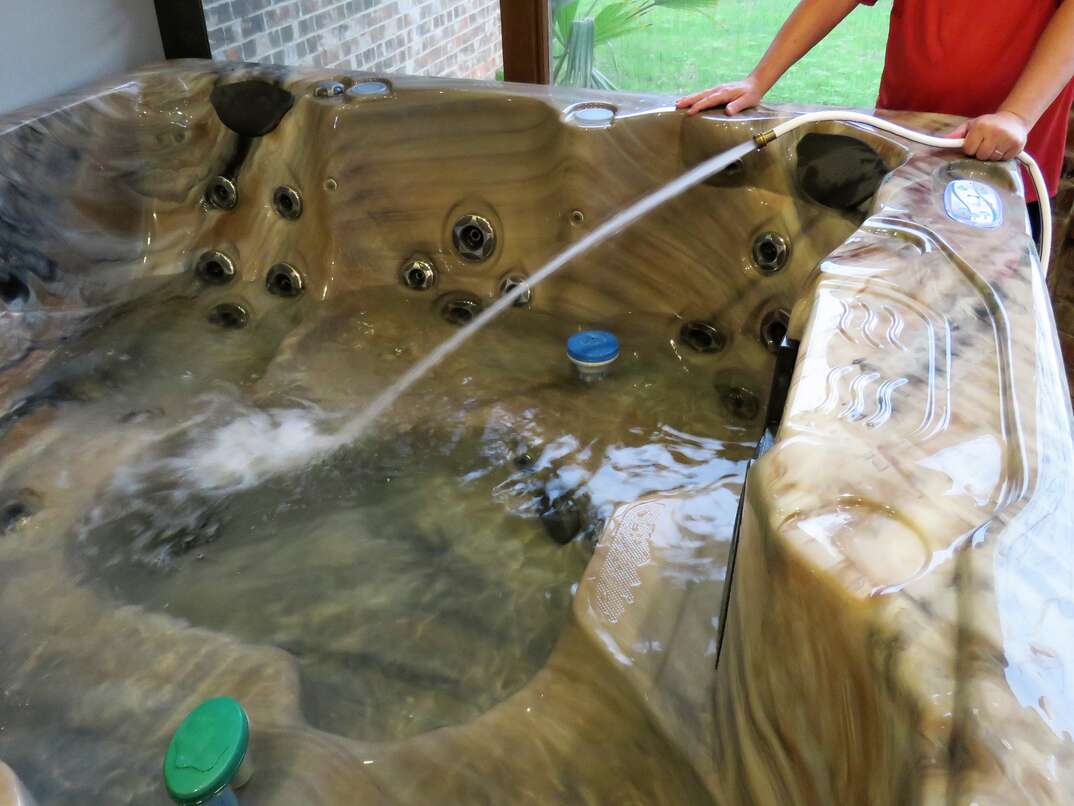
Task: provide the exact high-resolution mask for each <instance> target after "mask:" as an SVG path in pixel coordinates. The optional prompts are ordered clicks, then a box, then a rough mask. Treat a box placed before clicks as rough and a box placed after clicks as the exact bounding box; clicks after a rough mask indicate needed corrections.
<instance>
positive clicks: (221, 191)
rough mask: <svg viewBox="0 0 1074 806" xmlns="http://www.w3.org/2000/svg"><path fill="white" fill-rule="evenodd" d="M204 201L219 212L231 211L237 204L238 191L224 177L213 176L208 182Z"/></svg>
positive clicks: (231, 182)
mask: <svg viewBox="0 0 1074 806" xmlns="http://www.w3.org/2000/svg"><path fill="white" fill-rule="evenodd" d="M205 199H206V201H208V202H209V204H211V205H212V206H213V207H216V208H217V209H219V210H232V209H234V208H235V205H236V204H238V203H239V189H238V188H237V187H235V183H234V182H233V181H231V180H230V179H228V178H227V177H226V176H214V177H213V178H212V179H211V180H209V187H208V188H207V189H206V191H205Z"/></svg>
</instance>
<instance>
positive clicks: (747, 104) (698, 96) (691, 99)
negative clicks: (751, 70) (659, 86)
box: [675, 77, 764, 115]
mask: <svg viewBox="0 0 1074 806" xmlns="http://www.w3.org/2000/svg"><path fill="white" fill-rule="evenodd" d="M763 97H764V90H762V89H761V87H760V85H759V84H758V82H757V80H756V79H755V78H752V77H751V78H747V79H746V80H745V81H732V82H731V83H730V84H720V85H719V86H718V87H712V88H710V89H707V90H702V91H701V92H695V93H694V94H693V95H687V96H686V97H685V98H680V99H679V100H678V101H677V102H676V104H675V108H676V109H686V108H689V112H688V113H687V114H690V115H696V114H697V113H698V112H701V111H704V110H705V109H712V107H714V106H720V104H727V107H726V108H725V109H724V111H725V112H726V113H727V114H728V115H737V114H738V113H739V112H741V111H743V110H744V109H749V108H751V107H754V106H757V104H759V103H760V102H761V98H763Z"/></svg>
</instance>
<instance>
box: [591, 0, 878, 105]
mask: <svg viewBox="0 0 1074 806" xmlns="http://www.w3.org/2000/svg"><path fill="white" fill-rule="evenodd" d="M583 2H584V0H583ZM606 2H609V0H597V5H596V9H595V10H594V12H593V13H594V14H595V13H596V11H597V10H599V9H600V8H601V7H602V6H603V5H604V4H605V3H606ZM795 4H796V0H722V2H721V3H720V4H719V5H718V6H717V8H716V9H715V10H714V11H708V12H704V13H699V12H685V11H669V10H667V9H661V8H658V9H655V10H654V11H652V12H651V13H650V14H649V15H648V16H647V17H646V20H647V22H648V23H649V25H648V27H646V28H645V29H643V30H640V31H637V32H634V33H631V34H628V35H626V36H623V37H621V38H619V39H614V40H612V41H610V42H607V43H604V44H602V45H600V46H598V48H597V51H596V64H597V66H598V67H599V68H600V69H601V70H603V71H604V72H605V74H607V76H608V77H609V78H610V79H611V80H612V81H613V82H614V83H615V85H616V87H617V88H618V89H621V90H632V91H637V92H668V93H674V94H683V93H686V92H692V91H694V90H698V89H703V88H704V87H708V86H711V85H713V84H718V83H721V82H723V81H733V80H736V79H739V78H742V77H744V76H745V75H746V74H747V73H748V72H749V71H750V70H751V69H752V68H753V66H754V65H755V64H756V62H757V60H758V59H759V58H760V57H761V55H762V54H763V53H764V51H765V49H766V48H767V47H768V45H769V43H770V42H771V41H772V38H773V37H774V36H775V35H776V31H778V30H779V27H780V25H782V24H783V21H784V20H786V18H787V16H788V15H789V14H790V12H791V9H793V8H794V6H795ZM890 9H891V3H890V1H889V0H881V2H880V3H878V4H877V5H876V6H875V7H872V8H870V7H868V6H862V7H859V8H858V9H857V10H855V11H854V12H853V13H852V14H851V15H850V17H848V18H847V19H846V20H844V22H843V24H842V25H840V26H839V27H838V28H837V29H836V30H835V31H833V32H832V33H831V34H830V35H829V36H828V38H827V39H826V40H825V41H824V42H822V43H821V44H820V45H818V46H817V47H816V48H815V49H814V50H813V52H812V53H810V54H809V55H808V56H807V57H806V58H805V59H803V60H802V61H801V62H799V63H798V64H797V65H795V66H794V67H793V68H792V69H791V70H790V71H789V72H788V73H787V75H785V76H784V77H783V79H782V80H781V81H780V82H779V83H778V84H777V85H776V86H775V87H773V88H772V91H771V92H770V93H769V94H768V96H767V98H766V100H767V101H770V102H796V103H808V104H830V105H835V106H859V107H872V106H873V104H874V102H875V100H876V91H877V87H878V86H879V84H880V72H881V68H882V67H883V62H884V48H885V43H886V41H887V27H888V15H889V13H890Z"/></svg>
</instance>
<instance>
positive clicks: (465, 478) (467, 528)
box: [0, 288, 761, 802]
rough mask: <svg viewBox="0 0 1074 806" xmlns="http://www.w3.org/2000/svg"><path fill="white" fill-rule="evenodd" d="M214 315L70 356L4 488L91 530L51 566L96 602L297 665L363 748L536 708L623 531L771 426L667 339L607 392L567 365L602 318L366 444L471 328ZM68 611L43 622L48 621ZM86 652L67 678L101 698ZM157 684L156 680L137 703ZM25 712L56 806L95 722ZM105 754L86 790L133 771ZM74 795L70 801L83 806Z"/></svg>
mask: <svg viewBox="0 0 1074 806" xmlns="http://www.w3.org/2000/svg"><path fill="white" fill-rule="evenodd" d="M173 292H174V289H173ZM203 307H204V306H202V305H199V304H197V303H192V302H191V301H190V300H188V299H183V298H182V293H180V294H178V296H175V295H165V296H162V298H161V299H158V300H156V301H155V302H145V303H144V304H142V305H140V306H139V307H137V308H131V309H128V310H124V311H120V312H118V313H115V314H114V315H112V316H111V318H109V319H107V320H106V321H102V323H101V324H100V325H99V326H98V327H96V328H94V329H93V330H91V331H89V332H88V333H87V334H85V335H84V336H83V337H81V338H80V339H78V340H76V341H74V342H73V343H71V344H68V345H66V346H65V347H64V349H63V350H62V352H61V353H60V354H58V355H57V356H56V357H55V358H54V360H53V361H52V362H51V364H50V365H48V366H46V367H45V368H44V370H43V371H42V372H41V373H40V374H39V375H38V377H37V378H36V379H35V380H34V382H33V384H32V385H31V387H30V388H29V390H28V391H27V392H26V393H24V395H23V396H24V397H26V398H27V399H35V400H36V401H37V402H36V403H35V404H34V406H35V407H36V408H35V409H34V410H35V411H36V414H34V415H33V416H30V417H29V418H27V419H25V420H23V421H20V422H22V423H23V424H24V425H25V428H23V429H22V430H21V431H20V427H19V423H16V425H15V426H12V427H10V428H9V430H8V433H7V434H6V437H7V440H8V441H9V442H10V441H11V440H14V439H15V438H16V437H17V436H18V438H19V439H25V440H26V441H27V442H26V444H24V445H23V446H22V449H21V450H17V451H14V452H11V453H9V455H8V456H7V458H5V460H4V462H3V465H2V468H3V477H4V479H5V483H8V482H11V481H13V480H15V479H19V478H26V479H31V478H32V480H33V482H34V495H35V496H38V497H39V498H40V500H41V501H44V502H46V503H45V506H48V507H52V508H54V509H55V510H58V511H65V510H66V513H65V514H66V515H67V520H66V523H67V524H68V525H67V526H66V527H63V528H62V529H61V528H60V527H59V524H63V523H64V520H63V518H60V519H58V520H57V522H56V523H57V524H58V525H57V526H56V527H54V528H51V529H50V533H49V534H47V535H43V536H41V537H40V540H41V543H40V548H41V551H42V554H41V559H40V560H35V561H34V562H40V563H41V565H42V568H44V567H45V565H47V562H46V560H45V556H46V555H45V553H44V552H46V551H47V552H48V553H49V555H50V556H54V555H55V554H56V553H60V554H62V556H63V557H64V558H65V560H64V564H65V567H66V568H67V569H69V571H73V576H72V578H71V581H70V583H69V584H70V590H72V591H75V590H77V591H78V592H79V595H80V596H84V595H86V594H87V593H89V594H90V595H91V596H92V597H95V598H94V599H93V601H94V602H102V604H100V605H96V604H95V605H94V606H100V607H102V608H104V610H106V611H107V609H108V608H117V607H122V606H124V605H127V604H133V605H137V606H139V607H142V608H145V609H146V610H148V611H153V612H156V613H160V614H164V615H167V616H169V617H171V618H175V619H180V620H181V621H182V622H183V623H189V624H190V625H192V626H195V627H200V628H207V629H209V630H212V631H215V632H218V633H221V634H223V635H226V636H231V637H233V638H236V639H238V640H240V641H243V642H247V643H248V644H251V645H262V646H271V647H275V648H277V649H278V650H282V652H284V653H287V656H288V657H290V658H292V659H293V661H294V663H295V664H297V668H298V670H299V680H300V692H299V703H300V706H301V709H302V712H303V714H304V716H305V718H306V719H307V720H309V722H310V723H311V724H313V725H314V726H316V727H318V728H321V729H323V730H325V731H328V732H330V733H334V734H339V735H343V736H348V737H353V738H357V739H363V740H376V741H379V740H388V739H402V738H406V737H411V736H415V735H417V734H421V733H425V732H427V731H429V730H432V729H434V728H438V727H441V726H447V725H458V724H463V723H466V722H469V721H472V720H473V719H475V718H477V717H478V716H479V715H481V714H482V713H484V712H486V711H488V710H489V709H490V708H491V707H493V706H494V705H496V704H497V703H499V702H503V701H504V700H506V699H507V698H509V697H510V696H511V695H512V694H514V693H515V692H518V691H519V690H521V689H522V688H523V687H525V686H526V685H527V683H528V682H529V681H530V680H531V679H533V677H534V675H536V674H537V673H538V671H539V670H540V669H541V668H542V667H544V666H545V664H546V663H547V662H548V660H549V657H550V654H551V653H552V651H553V648H554V647H555V646H556V643H557V641H558V640H559V638H560V635H561V633H562V631H563V629H564V625H565V623H566V622H567V620H568V619H569V618H570V616H569V609H570V603H571V599H572V594H573V592H574V591H575V590H576V588H577V584H578V582H579V581H580V579H581V576H582V573H583V571H584V569H585V566H586V563H587V562H588V560H589V558H590V556H591V554H592V549H593V545H594V542H595V540H596V538H597V536H598V535H599V530H600V527H601V525H602V524H603V523H604V521H605V520H606V519H607V518H608V517H609V516H610V515H611V514H612V512H613V511H614V510H615V508H616V507H617V506H619V505H620V504H623V503H627V502H632V501H635V500H637V499H638V498H640V497H643V496H645V495H648V494H653V493H657V492H666V491H674V490H679V489H696V488H702V487H705V486H707V485H711V484H712V483H714V482H716V481H718V480H720V479H726V478H728V477H735V476H737V475H740V474H741V472H742V467H743V464H744V461H745V459H746V458H748V456H749V455H750V453H751V450H752V441H753V439H754V437H755V432H756V430H757V428H758V424H757V423H756V422H753V421H750V420H748V419H747V420H739V421H731V420H729V419H728V417H727V415H726V413H725V410H724V409H723V408H721V406H720V405H719V401H718V400H717V393H716V391H715V385H716V381H718V378H717V377H716V376H717V375H718V371H717V365H713V368H712V369H709V368H708V367H703V368H702V369H701V370H699V369H698V368H697V366H694V365H687V364H686V363H684V362H682V361H681V360H680V358H679V357H677V356H676V354H675V353H674V352H673V351H672V350H670V349H669V348H668V346H667V344H666V342H663V341H662V340H661V339H660V338H659V337H658V336H654V335H653V333H652V327H651V325H652V323H648V322H643V321H630V320H627V321H624V322H621V323H616V329H617V330H618V331H619V333H620V335H621V337H622V340H623V343H624V349H623V355H624V358H623V360H622V361H621V363H620V365H619V366H618V367H617V368H616V371H615V373H614V375H613V376H612V377H610V378H608V379H607V380H605V381H604V382H602V383H598V384H596V385H587V384H583V383H581V382H580V381H578V380H577V379H576V378H575V377H574V375H573V370H572V369H571V368H570V366H569V365H568V363H567V362H566V360H565V358H564V355H563V344H564V341H565V338H566V336H567V335H569V334H570V333H571V332H573V330H574V329H575V328H576V327H577V326H578V323H574V322H568V321H562V320H558V319H556V318H554V317H550V316H547V315H542V314H539V313H536V312H533V311H519V312H517V313H514V314H512V315H508V316H505V317H504V318H503V319H502V320H500V321H498V322H496V323H494V324H493V325H492V326H490V328H489V330H488V332H487V333H486V334H484V337H483V338H480V339H476V340H474V342H472V343H471V344H470V345H468V346H467V347H466V348H465V349H463V350H461V351H459V352H458V353H457V354H455V355H454V356H452V357H451V358H450V359H449V360H448V361H447V362H445V364H444V365H443V366H441V367H440V368H439V369H437V370H436V371H435V372H434V373H433V374H432V376H431V377H430V378H428V379H427V380H426V381H425V382H423V383H422V384H419V385H418V386H416V387H415V388H413V389H411V390H410V391H409V392H408V393H407V394H406V395H405V396H404V397H403V398H401V399H400V400H399V401H398V402H397V403H396V405H395V406H394V407H393V409H392V410H391V411H390V412H388V413H387V414H386V415H385V416H384V417H383V418H382V420H381V421H379V422H378V424H377V426H376V428H375V429H373V430H372V431H370V432H368V433H367V434H366V435H365V436H363V437H362V439H360V440H359V441H358V442H356V443H350V444H348V443H347V442H346V440H345V439H344V438H343V437H342V436H341V432H342V430H344V429H345V427H346V423H347V421H348V420H349V419H350V418H351V417H353V414H354V412H355V411H358V410H360V408H361V407H362V406H363V404H365V403H367V402H368V401H369V400H371V399H372V398H373V397H374V396H375V395H376V394H377V392H378V391H380V390H381V389H383V388H384V387H385V385H386V384H387V383H388V382H389V381H390V380H391V379H392V378H394V377H398V375H399V374H400V373H401V372H402V371H403V370H404V369H405V368H406V367H407V366H408V365H410V364H412V363H413V362H414V360H415V359H416V358H418V357H420V356H421V355H423V354H425V353H427V351H428V350H429V349H430V348H431V347H432V346H433V345H435V344H436V343H438V342H439V341H440V340H442V339H443V338H444V336H445V335H446V334H449V333H450V332H451V330H450V326H449V325H447V324H446V323H443V322H441V321H440V320H439V319H437V318H436V317H435V315H434V314H433V313H432V312H431V311H430V310H427V309H425V307H424V302H423V303H421V307H419V306H418V304H417V303H415V302H414V301H413V300H412V298H408V297H406V296H405V295H403V294H402V292H400V291H399V290H398V289H394V288H393V289H386V290H384V291H383V293H382V294H381V295H380V296H377V295H376V294H371V293H366V294H365V295H363V299H362V300H361V301H360V302H358V301H355V300H348V299H342V300H336V301H330V302H328V303H324V304H323V305H322V306H321V308H320V310H319V311H318V312H317V313H316V315H311V314H310V312H309V310H306V312H305V314H304V315H305V319H304V320H303V318H302V317H301V316H299V314H298V310H299V309H298V308H294V307H293V308H281V309H278V310H276V311H270V312H268V313H266V314H265V315H264V316H262V318H261V319H260V320H255V321H253V322H252V323H251V326H250V327H249V328H247V329H246V330H242V331H221V330H219V329H215V328H213V327H212V326H211V325H209V324H208V323H207V322H206V321H205V317H204V310H202V308H203ZM150 322H151V323H153V326H152V327H150V326H148V325H149V323H150ZM760 391H761V390H758V392H760ZM23 431H25V433H23ZM76 435H77V437H76ZM75 438H77V439H78V440H81V441H82V442H83V443H88V444H91V445H93V446H94V454H93V456H94V462H93V463H92V464H93V467H92V468H90V467H86V468H72V467H67V468H64V467H62V466H61V465H63V463H64V460H65V457H66V458H67V459H69V455H68V454H67V453H66V452H64V451H61V450H52V447H53V446H55V445H59V444H62V443H63V441H64V440H65V439H75ZM35 443H36V444H37V445H38V447H37V448H34V447H33V446H34V445H35ZM82 477H88V478H95V479H97V481H96V482H94V484H95V485H96V486H93V487H92V489H90V488H88V487H87V486H86V485H84V484H83V483H82V482H80V481H78V479H79V478H82ZM733 505H734V501H733V500H729V499H728V500H725V498H724V497H716V496H714V497H713V498H712V503H711V504H710V505H709V507H710V509H712V511H711V512H702V511H698V512H695V513H694V514H693V516H692V517H694V519H695V521H696V522H697V523H698V524H701V526H700V527H699V531H700V532H701V533H704V524H705V523H706V518H708V520H709V522H711V523H715V522H719V523H726V522H728V520H729V519H728V517H727V514H728V513H726V512H723V511H722V508H726V507H732V508H733ZM692 506H693V507H694V508H695V509H696V508H697V507H698V506H699V504H698V503H696V502H695V503H693V504H692ZM702 509H704V507H702ZM717 510H720V511H719V512H717ZM721 539H726V536H725V535H721ZM5 548H6V547H5V546H4V545H3V544H0V554H2V553H3V552H4V549H5ZM16 567H17V566H11V565H7V566H4V567H0V568H2V569H4V570H0V575H7V574H11V573H14V570H13V569H14V568H16ZM50 573H53V572H50ZM698 573H699V574H703V575H704V576H705V577H706V578H711V577H713V575H714V572H713V570H712V569H708V568H706V569H699V570H698ZM717 576H722V574H719V573H718V574H717ZM67 595H68V591H64V590H52V591H50V592H49V593H48V594H45V595H42V597H41V599H40V600H39V601H36V602H33V603H32V604H33V606H34V607H37V608H43V609H44V611H46V612H47V611H48V609H49V608H50V607H51V606H52V602H59V601H61V600H62V599H63V597H65V596H67ZM71 595H73V594H71ZM57 597H59V598H57ZM57 608H59V605H58V604H57ZM58 612H60V611H59V609H57V613H58ZM2 620H3V619H2V618H0V622H2ZM46 620H47V619H46ZM35 629H43V628H41V627H37V628H35ZM147 629H152V628H147ZM49 640H50V636H49V635H48V634H47V631H42V632H40V634H34V635H31V636H30V638H29V640H28V641H24V643H23V644H21V645H20V649H18V650H16V652H17V653H18V652H29V653H32V652H34V651H36V650H38V649H40V648H41V647H42V646H43V645H44V644H46V643H47V642H48V641H49ZM76 643H77V641H76ZM87 652H90V650H88V649H87V650H85V651H82V650H80V651H78V652H73V653H72V654H71V657H70V658H67V659H64V658H62V657H61V658H59V659H58V660H57V661H56V663H59V664H61V665H64V664H66V665H67V666H68V668H67V669H66V674H67V675H69V676H73V677H74V678H77V677H78V666H77V664H79V663H82V662H84V659H85V658H86V657H88V656H87ZM143 657H144V656H143ZM80 658H81V659H80ZM13 660H14V663H13V664H12V666H13V669H8V670H6V671H11V672H12V673H11V675H9V676H7V677H5V679H7V680H12V679H15V680H19V681H20V683H21V684H25V685H27V686H29V687H30V688H32V687H33V684H32V682H31V681H30V680H29V677H28V675H30V676H32V674H33V672H31V671H29V670H30V665H25V664H24V661H25V660H26V658H25V657H22V656H20V657H15V658H14V659H13ZM31 665H32V664H31ZM706 671H707V670H706ZM140 673H141V671H140V670H139V668H138V666H137V662H134V663H133V665H131V666H130V667H128V668H124V669H122V670H120V669H117V670H116V672H115V679H114V680H113V681H112V683H113V684H114V685H116V686H123V685H124V679H125V676H127V675H135V676H137V675H138V674H140ZM180 683H181V681H176V684H177V685H179V684H180ZM16 688H17V686H16ZM60 701H61V702H62V697H61V698H60ZM10 707H11V706H10V702H9V701H3V700H0V725H3V724H4V723H5V722H6V723H8V724H11V725H15V724H18V725H19V730H20V735H19V737H18V738H17V739H12V738H10V734H7V735H5V734H4V733H3V732H0V757H7V758H11V757H13V756H15V755H18V757H19V758H20V760H21V761H22V763H23V765H24V766H23V768H22V769H21V770H20V772H22V774H23V775H24V777H26V778H27V779H28V780H29V781H30V782H31V784H32V785H35V786H36V787H38V791H39V793H41V794H39V795H38V797H44V798H45V802H52V801H49V800H48V797H49V792H50V784H49V780H50V776H51V775H52V773H50V772H48V771H49V770H52V769H54V766H53V765H54V764H55V763H56V760H55V759H50V758H49V752H48V749H47V745H46V744H42V742H43V740H44V739H45V737H47V736H51V737H53V739H54V738H55V737H56V736H57V735H65V734H64V732H65V727H64V726H65V725H66V724H67V721H68V719H69V718H68V717H65V716H63V708H62V707H61V708H60V710H59V711H58V712H54V711H52V710H50V711H48V712H34V713H32V714H27V713H26V712H21V711H20V713H19V719H17V720H15V719H14V718H13V716H12V714H11V713H7V714H6V715H5V709H9V708H10ZM169 717H171V715H170V714H169ZM177 717H178V714H176V715H175V718H177ZM550 718H555V719H562V718H564V715H562V714H560V715H556V716H554V717H550ZM567 718H569V717H567ZM158 720H159V715H158ZM158 726H159V723H154V724H153V725H150V724H147V725H146V728H147V729H150V728H151V727H152V728H156V727H158ZM84 739H85V740H86V741H94V740H95V739H94V738H93V731H92V730H89V731H88V732H87V734H86V736H85V737H84ZM80 741H81V740H78V739H73V738H72V739H71V740H70V741H69V742H68V750H67V751H66V752H68V753H71V752H74V753H77V752H78V750H77V748H78V747H79V742H80ZM14 745H17V746H18V748H20V752H18V753H16V751H15V748H14ZM31 748H36V752H38V753H40V754H41V759H42V761H41V762H40V763H37V764H36V767H35V762H34V761H33V758H34V757H35V756H34V755H33V754H29V755H27V754H26V753H25V751H26V750H28V749H31ZM146 752H148V749H147V750H146ZM86 758H87V762H86V764H85V765H84V766H79V765H75V768H74V770H71V769H70V768H69V767H70V763H69V762H68V768H67V769H66V772H65V774H67V775H69V776H72V775H73V776H74V777H75V778H78V777H79V776H85V777H87V778H88V777H91V776H97V775H98V774H99V773H100V771H101V770H100V766H102V765H104V766H107V765H108V763H109V762H108V761H107V760H101V759H99V758H97V759H96V761H93V760H92V759H93V758H94V757H93V756H91V755H88V756H87V757H86ZM27 764H28V765H29V769H27V768H26V765H27ZM77 790H78V787H77V786H76V787H74V791H77ZM54 792H55V794H56V797H57V800H56V802H67V801H64V800H63V797H62V793H64V792H68V788H67V785H64V786H63V787H59V788H58V789H55V790H54Z"/></svg>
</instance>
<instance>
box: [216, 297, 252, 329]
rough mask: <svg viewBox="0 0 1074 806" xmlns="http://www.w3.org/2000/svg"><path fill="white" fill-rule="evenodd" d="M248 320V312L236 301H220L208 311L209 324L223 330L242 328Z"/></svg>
mask: <svg viewBox="0 0 1074 806" xmlns="http://www.w3.org/2000/svg"><path fill="white" fill-rule="evenodd" d="M249 322H250V314H249V313H248V312H247V310H246V309H245V308H244V307H243V306H241V305H239V304H238V303H236V302H221V303H220V304H219V305H214V306H213V308H212V310H210V311H209V324H211V325H216V326H217V327H219V328H223V329H224V330H242V329H243V328H244V327H246V325H247V324H248V323H249Z"/></svg>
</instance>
